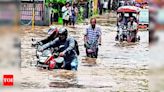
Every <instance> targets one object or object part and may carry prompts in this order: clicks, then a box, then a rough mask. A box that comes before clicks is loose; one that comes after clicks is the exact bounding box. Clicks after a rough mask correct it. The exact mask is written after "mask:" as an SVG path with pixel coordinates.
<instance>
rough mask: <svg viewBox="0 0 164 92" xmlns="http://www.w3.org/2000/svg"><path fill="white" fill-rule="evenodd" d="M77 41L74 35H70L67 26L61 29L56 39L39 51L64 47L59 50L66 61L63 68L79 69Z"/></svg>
mask: <svg viewBox="0 0 164 92" xmlns="http://www.w3.org/2000/svg"><path fill="white" fill-rule="evenodd" d="M75 43H76V41H75V39H73V38H72V37H68V31H67V29H65V28H60V29H59V34H58V38H56V39H55V40H53V41H51V42H49V43H47V44H45V45H43V46H41V47H40V48H39V51H43V50H44V49H47V48H50V47H59V48H60V47H64V48H63V49H61V50H60V51H59V52H60V54H59V56H60V57H64V63H63V65H62V68H64V69H66V70H74V71H76V70H77V67H78V59H77V52H76V44H75Z"/></svg>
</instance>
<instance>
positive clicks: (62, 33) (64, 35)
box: [59, 28, 68, 40]
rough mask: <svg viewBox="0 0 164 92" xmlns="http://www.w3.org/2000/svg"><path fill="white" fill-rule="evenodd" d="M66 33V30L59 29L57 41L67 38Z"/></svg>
mask: <svg viewBox="0 0 164 92" xmlns="http://www.w3.org/2000/svg"><path fill="white" fill-rule="evenodd" d="M67 35H68V31H67V29H66V28H60V29H59V39H60V40H65V39H66V38H67Z"/></svg>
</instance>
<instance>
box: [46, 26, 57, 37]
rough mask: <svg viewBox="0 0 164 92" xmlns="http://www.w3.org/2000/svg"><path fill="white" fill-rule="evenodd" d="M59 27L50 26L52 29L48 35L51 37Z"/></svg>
mask: <svg viewBox="0 0 164 92" xmlns="http://www.w3.org/2000/svg"><path fill="white" fill-rule="evenodd" d="M57 30H58V29H57V27H56V26H50V28H49V29H48V31H47V33H48V35H51V34H53V33H54V31H57Z"/></svg>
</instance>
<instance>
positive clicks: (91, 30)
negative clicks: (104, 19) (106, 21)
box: [84, 18, 102, 58]
mask: <svg viewBox="0 0 164 92" xmlns="http://www.w3.org/2000/svg"><path fill="white" fill-rule="evenodd" d="M90 24H91V25H90V26H89V27H88V28H86V31H85V33H84V46H85V48H86V55H87V57H89V53H88V51H87V45H88V44H90V43H95V47H96V52H95V58H97V56H98V45H101V34H102V33H101V29H100V27H99V26H98V25H96V19H95V18H91V20H90ZM91 48H92V47H91Z"/></svg>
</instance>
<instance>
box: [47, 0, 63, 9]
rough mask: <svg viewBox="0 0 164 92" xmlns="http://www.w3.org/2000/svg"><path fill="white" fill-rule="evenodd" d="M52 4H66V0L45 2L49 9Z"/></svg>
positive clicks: (48, 0)
mask: <svg viewBox="0 0 164 92" xmlns="http://www.w3.org/2000/svg"><path fill="white" fill-rule="evenodd" d="M50 3H58V4H65V3H66V0H45V5H46V6H47V7H48V5H49V4H50Z"/></svg>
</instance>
